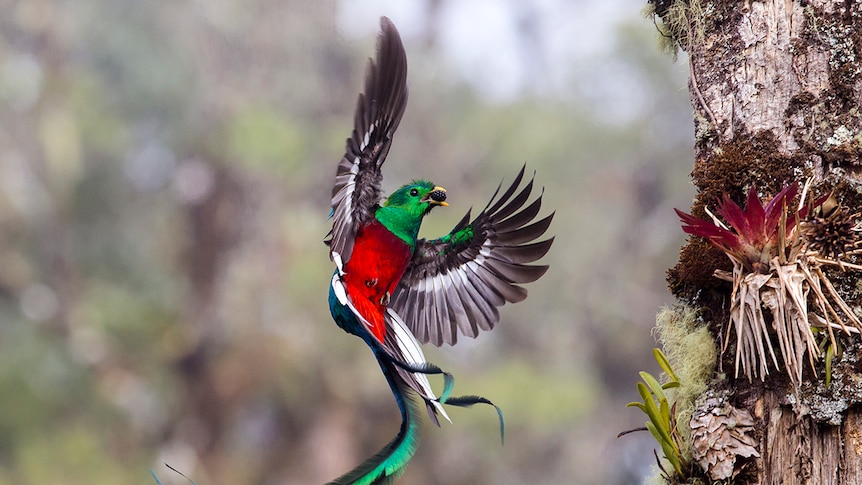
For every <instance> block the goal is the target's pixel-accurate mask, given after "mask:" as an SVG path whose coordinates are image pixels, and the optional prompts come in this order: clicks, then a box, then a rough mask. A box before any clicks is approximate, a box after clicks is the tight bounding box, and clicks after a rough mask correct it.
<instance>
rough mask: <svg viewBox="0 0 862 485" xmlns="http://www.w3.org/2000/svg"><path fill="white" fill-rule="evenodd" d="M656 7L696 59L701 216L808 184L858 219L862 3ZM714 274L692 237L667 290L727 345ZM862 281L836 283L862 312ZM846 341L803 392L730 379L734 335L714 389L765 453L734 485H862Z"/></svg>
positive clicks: (852, 339)
mask: <svg viewBox="0 0 862 485" xmlns="http://www.w3.org/2000/svg"><path fill="white" fill-rule="evenodd" d="M651 3H653V4H654V6H655V9H656V16H657V18H658V19H660V20H661V23H660V24H659V27H660V29H665V30H666V32H665V33H666V34H667V35H668V36H669V37H670V38H672V39H673V40H674V41H675V42H676V43H677V45H678V46H679V47H681V48H682V49H683V50H685V51H686V52H687V53H688V55H689V61H690V67H691V73H690V78H689V88H690V95H691V102H692V106H693V108H694V119H695V132H696V141H695V165H694V170H693V172H692V175H693V178H694V183H695V185H696V186H697V188H698V196H697V198H696V199H695V203H694V205H693V207H692V214H694V215H695V216H698V217H704V218H706V216H705V211H704V207H706V208H708V209H710V210H712V211H713V212H714V209H715V207H716V205H717V200H718V198H719V197H721V196H722V194H725V193H726V194H729V195H730V197H731V198H732V199H733V200H734V201H736V202H737V203H739V205H740V206H743V207H744V201H745V194H746V192H747V191H748V189H749V188H751V187H754V188H755V189H756V190H757V192H758V194H759V195H760V196H761V198H764V199H768V198H769V197H771V196H773V195H775V194H776V193H777V192H778V191H780V190H781V188H782V187H784V186H786V185H788V184H790V183H791V182H793V181H798V182H800V184H801V183H804V182H805V179H807V178H809V177H813V179H814V182H813V186H812V187H813V189H814V190H815V191H816V192H817V193H818V194H823V193H828V192H829V191H832V192H833V193H834V194H835V196H836V198H837V199H838V202H839V203H840V204H842V205H843V206H845V207H847V208H848V210H849V212H850V213H855V212H858V211H860V210H862V197H860V195H859V193H860V192H862V156H860V155H862V113H860V105H862V74H860V72H862V1H859V0H847V1H843V0H842V1H827V0H813V1H800V0H786V1H777V0H772V1H766V2H754V1H730V0H724V1H712V2H710V1H708V0H676V1H660V0H655V1H652V0H651ZM794 204H795V202H794ZM857 219H858V217H857ZM857 234H858V233H857ZM853 258H856V257H855V256H854V257H853ZM854 261H855V262H856V263H857V264H858V259H854ZM715 269H721V270H730V262H729V261H728V258H727V257H726V256H725V255H724V254H723V253H722V252H721V251H719V250H717V249H716V248H714V247H712V246H710V245H709V244H708V243H707V242H706V241H705V240H703V239H702V238H698V237H692V238H691V240H690V241H689V243H688V244H687V245H686V246H685V247H684V248H683V249H682V250H681V251H680V261H679V263H678V264H677V266H676V267H674V268H673V269H672V270H670V271H669V283H670V286H671V289H672V291H673V292H674V293H675V294H676V296H678V297H679V298H680V299H682V300H684V301H687V302H690V303H693V304H694V305H696V306H697V307H698V308H699V309H700V311H701V315H702V317H703V319H704V320H705V321H706V322H708V324H709V325H710V329H712V330H713V333H714V335H715V337H716V341H717V342H718V343H719V345H722V344H723V343H724V338H725V337H726V336H727V333H731V334H732V330H729V329H728V318H729V309H728V307H729V299H730V292H731V288H730V285H729V284H728V283H727V282H726V281H722V280H720V279H718V278H716V277H715V276H714V274H713V272H714V270H715ZM859 274H860V273H859V272H857V271H852V270H851V271H844V272H841V271H838V270H836V271H834V272H832V273H830V275H832V281H833V282H836V280H837V281H838V282H839V283H840V284H837V285H836V287H837V290H838V293H839V294H840V295H841V296H842V297H843V298H844V300H845V301H846V302H847V303H848V304H849V305H850V307H852V308H853V309H854V310H855V311H856V313H857V315H858V314H859V311H858V309H859V303H860V293H862V291H860V287H859ZM809 296H810V294H809ZM809 308H812V307H809ZM839 340H840V341H841V342H843V343H844V345H845V349H844V353H843V355H842V356H841V358H840V360H839V361H838V363H837V364H836V365H835V366H833V369H832V382H831V386H830V387H829V388H827V387H826V386H825V382H824V377H825V368H824V360H823V358H822V357H821V359H820V360H818V361H817V362H815V366H814V369H816V371H815V370H812V368H811V366H810V365H806V368H805V371H804V376H803V380H802V382H801V384H800V385H799V387H798V388H796V387H795V386H794V385H793V384H792V382H791V380H790V379H788V377H787V374H786V372H783V371H771V372H770V374H769V375H768V376H766V377H765V381H763V382H761V381H760V380H759V379H758V378H754V379H752V381H751V382H749V380H748V379H745V378H744V377H743V376H742V375H741V374H740V375H739V377H738V378H734V360H733V355H734V352H735V349H734V342H735V338H734V336H731V339H730V342H731V343H730V345H729V346H728V347H727V349H726V350H725V351H724V352H723V353H722V357H720V358H719V360H720V362H719V363H718V364H719V369H720V371H723V372H724V373H725V374H726V376H727V377H726V379H724V380H721V379H716V380H715V381H714V382H713V384H712V387H713V388H714V389H712V392H717V390H716V389H715V388H716V387H721V388H722V389H721V392H723V393H725V394H724V395H725V396H727V399H728V401H729V402H730V403H731V404H732V405H733V406H735V407H737V408H739V409H743V410H747V411H748V412H749V413H750V414H751V416H753V417H754V418H755V420H754V421H755V426H754V432H753V437H754V441H755V442H756V443H757V446H756V448H757V451H758V452H759V457H753V458H742V457H739V459H737V460H736V462H735V465H734V477H735V480H734V483H757V484H791V483H810V484H830V483H834V484H849V483H862V426H860V425H862V412H860V410H862V407H860V406H859V404H860V403H862V384H860V382H862V365H860V364H862V345H860V343H859V341H860V337H859V335H858V334H854V335H853V336H847V335H844V334H842V335H841V336H840V337H839ZM805 360H806V362H807V356H806V358H805Z"/></svg>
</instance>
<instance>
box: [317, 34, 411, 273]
mask: <svg viewBox="0 0 862 485" xmlns="http://www.w3.org/2000/svg"><path fill="white" fill-rule="evenodd" d="M380 28H381V33H380V36H379V37H378V39H377V57H376V61H372V60H371V59H369V60H368V67H367V68H366V71H365V90H364V92H363V93H362V94H360V95H359V97H358V98H357V101H356V111H355V114H354V117H353V133H352V134H351V136H350V138H348V139H347V143H346V146H345V153H344V157H342V159H341V161H340V162H339V163H338V169H337V171H336V175H335V184H334V185H333V187H332V219H333V221H332V231H331V233H330V235H331V238H330V239H329V241H327V242H328V244H329V245H330V257H331V258H332V259H335V254H338V255H339V256H340V258H341V260H342V261H343V262H344V263H345V264H346V263H347V261H348V260H349V259H350V255H351V254H352V253H353V242H354V239H355V237H356V231H357V228H358V227H359V226H360V225H361V224H363V223H365V222H367V221H369V220H370V219H371V218H372V217H373V216H374V209H375V207H376V206H377V204H378V203H379V202H380V199H381V197H382V188H381V184H382V180H383V175H382V173H381V167H382V165H383V162H384V161H385V160H386V155H387V154H388V153H389V147H390V146H391V144H392V137H393V135H394V134H395V130H396V128H398V124H399V123H400V122H401V117H402V116H403V115H404V109H405V107H406V106H407V54H406V53H405V51H404V45H403V44H402V43H401V37H400V35H399V34H398V30H397V29H396V28H395V25H393V24H392V22H391V21H390V20H389V19H387V18H386V17H383V18H381V20H380Z"/></svg>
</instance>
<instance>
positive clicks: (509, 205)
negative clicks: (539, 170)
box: [389, 167, 554, 346]
mask: <svg viewBox="0 0 862 485" xmlns="http://www.w3.org/2000/svg"><path fill="white" fill-rule="evenodd" d="M525 168H526V167H523V168H521V171H520V172H519V173H518V176H517V177H515V180H514V182H512V185H511V186H509V188H508V189H507V190H506V192H505V193H503V195H501V196H500V197H499V198H497V195H498V194H499V193H500V188H501V187H502V184H501V185H500V187H498V188H497V191H496V192H495V193H494V197H492V198H491V202H489V203H488V205H487V206H486V207H485V209H484V210H483V211H482V212H481V213H480V214H479V215H478V216H477V217H476V218H475V219H474V220H473V222H470V223H468V221H469V220H470V212H469V211H468V212H467V214H466V215H465V216H464V218H463V219H461V221H460V222H459V223H458V224H457V225H456V226H455V228H454V229H452V231H451V232H450V233H449V234H447V235H446V236H443V237H441V238H439V239H434V240H431V241H428V240H425V239H420V240H419V241H418V242H417V243H416V249H415V251H414V253H413V259H412V260H411V262H410V265H409V266H408V267H407V270H406V271H405V272H404V276H403V277H402V278H401V282H400V283H399V285H398V287H397V288H396V289H395V292H394V293H393V295H392V299H391V302H390V304H389V307H390V308H392V309H393V310H395V311H396V312H397V313H398V314H399V315H401V317H402V318H403V319H404V322H405V323H406V325H407V327H408V328H410V330H411V331H412V332H413V334H414V335H416V338H418V339H419V341H421V342H423V343H428V342H431V343H433V344H434V345H438V346H439V345H442V344H444V343H446V344H450V345H453V344H455V342H456V341H457V340H458V334H459V333H461V334H464V335H467V336H469V337H475V336H476V335H478V334H479V331H480V330H490V329H492V328H493V327H494V325H495V324H496V323H497V321H499V319H500V314H499V312H498V311H497V307H499V306H502V305H504V304H505V303H506V302H509V303H515V302H519V301H521V300H523V299H524V298H526V297H527V290H526V289H524V288H523V287H521V286H519V285H520V284H522V283H530V282H532V281H535V280H537V279H539V277H541V276H542V275H543V274H545V271H547V269H548V267H547V266H541V265H531V264H527V263H532V262H534V261H536V260H538V259H539V258H541V257H542V256H544V255H545V254H546V253H547V252H548V250H549V249H550V248H551V244H552V243H553V240H554V238H553V237H551V238H549V239H546V240H544V241H539V242H533V241H535V240H536V239H537V238H539V237H540V236H541V235H542V234H544V233H545V231H547V229H548V227H549V226H550V225H551V220H552V219H553V217H554V214H553V213H551V214H550V215H548V216H546V217H545V218H543V219H541V220H538V221H535V222H534V219H535V218H536V215H537V214H538V213H539V210H540V208H541V205H542V195H541V194H540V195H539V196H538V197H537V198H536V199H535V200H534V201H533V202H531V203H530V204H529V205H527V201H528V200H529V199H530V193H531V192H532V190H533V180H532V179H531V180H530V181H529V182H528V183H527V185H525V186H524V188H522V189H520V190H518V186H519V185H520V184H521V180H522V179H523V177H524V169H525ZM495 199H496V201H495ZM525 206H526V207H525Z"/></svg>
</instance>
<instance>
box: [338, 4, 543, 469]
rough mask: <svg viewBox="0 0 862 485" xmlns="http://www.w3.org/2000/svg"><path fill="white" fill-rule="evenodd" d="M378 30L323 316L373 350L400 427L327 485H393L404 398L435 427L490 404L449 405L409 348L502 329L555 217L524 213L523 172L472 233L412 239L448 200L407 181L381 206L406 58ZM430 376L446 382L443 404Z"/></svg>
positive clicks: (424, 184) (469, 226)
mask: <svg viewBox="0 0 862 485" xmlns="http://www.w3.org/2000/svg"><path fill="white" fill-rule="evenodd" d="M381 29H382V32H381V34H380V36H379V38H378V44H377V58H376V62H375V61H372V60H370V59H369V63H368V68H367V71H366V78H365V90H364V94H360V95H359V100H358V102H357V105H356V114H355V119H354V129H353V134H352V136H351V137H350V138H348V139H347V147H346V153H345V155H344V158H342V159H341V162H340V163H339V164H338V170H337V173H336V177H335V186H334V187H333V189H332V221H333V224H332V231H331V232H330V234H329V235H328V236H329V239H328V240H327V241H326V242H327V244H328V245H329V249H330V257H331V258H332V260H333V261H334V262H335V265H336V271H335V273H334V275H333V277H332V285H331V287H330V292H329V307H330V311H331V312H332V316H333V318H334V319H335V321H336V323H337V324H338V326H339V327H341V328H342V329H344V330H345V331H346V332H349V333H352V334H354V335H357V336H359V337H360V338H362V339H363V340H364V341H365V343H366V344H368V345H369V346H370V347H371V350H372V351H373V353H374V355H375V357H376V358H377V360H378V362H379V364H380V367H381V369H382V370H383V374H384V375H385V376H386V379H387V381H388V382H389V386H390V388H391V389H392V393H393V394H394V396H395V400H396V401H397V404H398V407H399V409H400V411H401V417H402V423H401V429H400V430H399V432H398V435H397V436H396V437H395V438H394V439H393V440H392V442H390V443H389V444H388V445H387V446H386V447H384V448H383V449H382V450H381V451H380V452H379V453H377V454H376V455H375V456H373V457H371V458H369V459H368V460H367V461H366V462H365V463H363V464H361V465H359V466H358V467H357V468H356V469H354V470H352V471H351V472H349V473H347V474H345V475H344V476H342V477H340V478H338V479H336V480H335V481H334V482H332V483H333V484H372V483H375V484H376V483H391V481H392V480H394V477H395V476H397V475H398V474H400V473H401V471H402V470H403V468H404V467H405V465H406V464H407V462H408V461H409V460H410V458H411V457H412V456H413V453H414V450H415V447H416V439H417V433H418V427H419V423H420V417H419V416H418V415H417V409H416V403H414V401H413V398H412V397H411V396H412V395H413V394H415V395H417V396H418V397H420V398H421V399H422V400H423V401H424V403H425V405H426V407H427V409H428V414H429V416H430V417H431V419H432V421H434V422H435V423H436V424H438V425H439V422H438V419H437V416H438V415H443V417H445V418H446V419H448V416H447V415H446V411H445V410H444V409H443V404H451V405H457V406H469V405H472V404H476V403H487V404H491V402H490V401H488V400H487V399H485V398H482V397H478V396H466V397H459V398H454V397H450V395H449V393H450V391H451V388H452V384H453V379H452V377H451V375H449V374H447V373H444V372H442V371H441V370H440V369H439V368H438V367H436V366H434V365H432V364H429V363H428V362H426V361H425V357H424V356H423V354H422V350H421V348H420V347H419V344H418V342H417V338H418V339H419V340H420V341H422V342H424V343H428V342H430V343H433V344H434V345H438V346H439V345H442V344H444V343H445V344H450V345H451V344H455V342H456V341H457V339H458V335H459V334H464V335H467V336H470V337H475V336H476V335H478V333H479V331H480V330H490V329H491V328H493V327H494V325H495V324H496V323H497V321H498V320H499V319H500V316H499V313H498V310H497V307H499V306H501V305H503V304H505V303H506V302H518V301H521V300H523V299H524V298H525V297H526V296H527V291H526V290H525V289H524V288H522V287H521V286H518V285H519V284H521V283H528V282H532V281H535V280H536V279H538V278H539V277H541V276H542V275H543V274H544V273H545V271H546V270H547V269H548V267H547V266H539V265H530V264H527V263H532V262H534V261H536V260H538V259H539V258H541V257H542V256H544V255H545V254H546V253H547V252H548V250H549V249H550V247H551V243H552V242H553V238H549V239H546V240H543V241H539V242H533V241H535V240H536V239H537V238H539V237H540V236H541V235H542V234H544V233H545V231H546V230H547V229H548V227H549V226H550V224H551V219H552V218H553V214H551V215H549V216H546V217H544V218H542V219H541V220H538V221H535V219H536V216H537V214H538V213H539V210H540V207H541V199H542V196H541V194H540V195H539V196H538V197H537V198H535V200H533V201H532V202H531V203H529V204H527V202H528V200H529V199H530V194H531V192H532V189H533V181H532V180H530V181H529V182H528V183H527V184H526V185H525V186H524V187H523V188H521V189H519V188H518V187H519V186H520V185H521V181H522V180H523V178H524V168H522V169H521V171H520V172H519V173H518V175H517V176H516V177H515V180H514V181H513V182H512V184H511V185H510V186H509V188H508V189H506V190H505V191H504V192H503V193H502V194H500V188H501V187H502V184H501V186H500V187H498V189H497V192H496V193H495V194H494V196H493V197H492V199H491V202H489V204H488V205H487V206H486V207H485V209H484V210H482V211H481V213H479V215H478V216H477V217H476V218H475V219H473V220H472V221H470V212H469V211H468V212H467V214H466V215H465V216H464V217H463V219H461V221H460V222H459V223H458V224H457V225H456V226H455V228H454V229H453V230H452V231H451V232H450V233H449V234H447V235H445V236H443V237H440V238H438V239H433V240H425V239H417V238H418V233H419V226H420V224H421V223H422V219H423V218H424V217H425V216H426V215H427V214H428V213H429V212H430V211H431V209H433V208H434V207H438V206H442V207H445V206H447V205H448V204H447V203H446V190H445V189H443V188H442V187H439V186H436V185H434V184H432V183H431V182H428V181H425V180H414V181H413V182H411V183H409V184H407V185H405V186H403V187H401V188H400V189H398V190H396V191H395V192H393V193H392V194H391V195H390V196H389V197H388V198H385V199H384V198H383V197H382V193H381V180H382V174H381V166H382V165H383V162H384V160H385V159H386V155H387V153H388V152H389V147H390V144H391V142H392V137H393V135H394V133H395V129H396V128H397V127H398V124H399V122H400V121H401V117H402V115H403V114H404V108H405V106H406V104H407V55H406V53H405V51H404V46H403V45H402V43H401V38H400V36H399V34H398V31H397V30H396V28H395V26H394V25H393V24H392V22H391V21H390V20H389V19H387V18H386V17H383V18H382V19H381ZM498 195H499V197H497V196H498ZM428 374H443V376H444V388H443V391H442V393H441V395H440V397H438V396H437V395H435V393H434V391H433V390H432V389H431V385H430V383H429V381H428V378H427V375H428ZM492 405H493V404H492ZM494 407H495V408H497V407H496V406H494ZM497 412H498V415H499V417H500V426H501V433H502V426H503V419H502V414H501V413H500V410H499V408H497Z"/></svg>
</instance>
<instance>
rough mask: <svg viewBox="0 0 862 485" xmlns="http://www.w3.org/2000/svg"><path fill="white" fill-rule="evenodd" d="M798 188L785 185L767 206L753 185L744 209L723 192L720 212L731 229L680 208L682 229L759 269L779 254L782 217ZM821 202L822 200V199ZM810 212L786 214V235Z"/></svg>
mask: <svg viewBox="0 0 862 485" xmlns="http://www.w3.org/2000/svg"><path fill="white" fill-rule="evenodd" d="M797 191H798V184H797V183H796V182H794V183H792V184H790V185H788V186H787V187H784V188H783V189H782V190H781V191H780V192H779V193H778V194H776V195H775V197H773V198H772V200H770V201H769V202H768V203H767V204H766V206H764V205H763V202H761V200H760V198H759V197H757V191H756V190H755V189H754V187H752V188H751V189H750V190H749V191H748V197H747V201H746V204H745V210H743V209H741V208H740V207H739V206H738V205H737V204H736V202H734V201H733V200H731V198H730V196H729V195H727V194H724V197H722V199H721V200H720V201H719V204H718V213H719V215H721V217H722V218H724V220H725V221H727V223H728V225H729V226H730V227H731V229H732V230H730V229H725V228H724V227H720V226H718V225H717V224H715V223H713V222H712V221H707V220H703V219H700V218H697V217H694V216H692V215H691V214H687V213H685V212H682V211H680V210H678V209H674V210H675V211H676V213H677V215H678V216H679V218H680V220H681V221H682V223H683V226H682V229H683V231H685V232H686V233H687V234H691V235H694V236H700V237H703V238H705V239H706V240H708V241H709V242H710V243H712V245H714V246H715V247H717V248H719V249H721V250H722V251H724V252H725V253H726V254H727V255H728V256H729V257H731V258H732V259H735V260H737V261H738V262H740V263H742V264H743V265H744V266H746V267H747V268H748V269H749V270H755V271H760V270H763V269H765V268H766V267H768V266H769V261H771V260H772V258H773V257H775V256H777V252H778V243H779V237H778V231H779V229H780V227H779V226H780V225H781V224H780V223H781V218H782V215H783V214H784V213H785V211H786V209H787V205H788V202H790V201H791V200H793V198H794V197H796V192H797ZM823 200H825V199H823ZM818 202H820V203H822V201H820V200H818ZM815 207H816V205H815ZM807 212H808V208H807V207H806V208H804V209H803V210H800V211H799V212H798V213H797V212H794V213H793V215H790V216H788V217H787V222H786V225H785V227H784V231H785V232H784V234H783V236H784V237H789V236H790V235H791V233H792V231H793V229H794V228H795V227H796V221H797V220H798V219H799V218H802V217H805V214H806V213H807Z"/></svg>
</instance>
